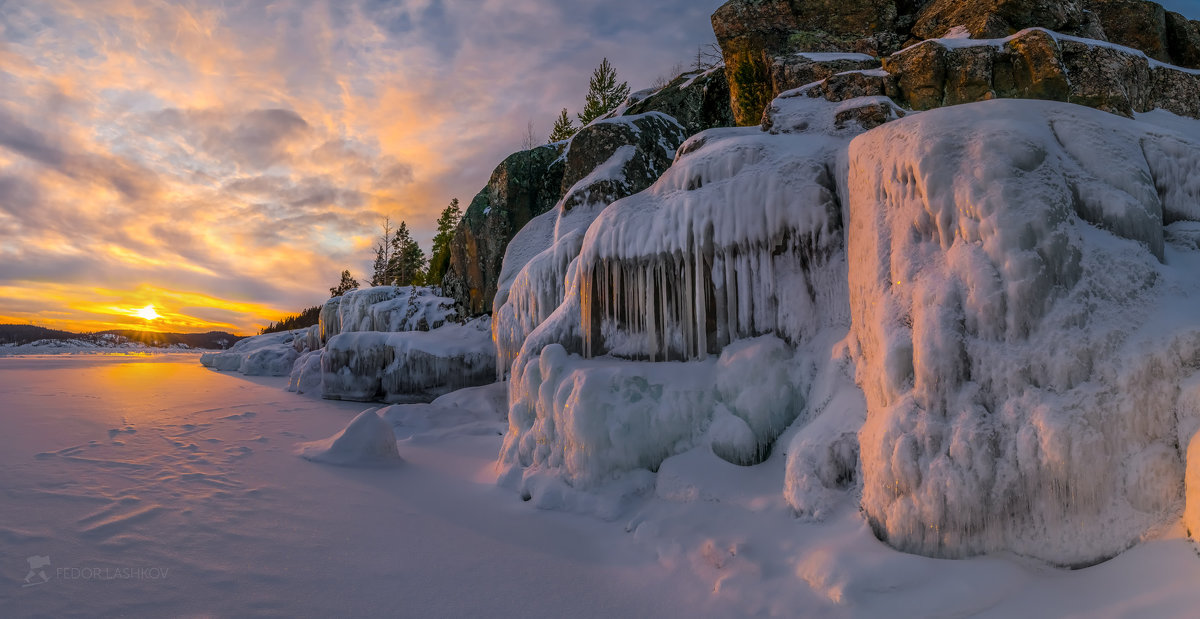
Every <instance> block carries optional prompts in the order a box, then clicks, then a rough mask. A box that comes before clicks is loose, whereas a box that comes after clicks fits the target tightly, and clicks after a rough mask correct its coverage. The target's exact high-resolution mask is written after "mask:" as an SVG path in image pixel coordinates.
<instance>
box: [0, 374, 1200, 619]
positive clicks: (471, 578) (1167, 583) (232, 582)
mask: <svg viewBox="0 0 1200 619" xmlns="http://www.w3.org/2000/svg"><path fill="white" fill-rule="evenodd" d="M835 356H836V355H835ZM177 359H178V357H177V356H172V355H166V356H157V355H156V356H152V357H138V358H135V359H129V358H120V357H100V356H87V357H70V356H56V357H43V358H5V359H0V394H2V396H3V401H4V407H5V408H4V415H3V416H2V419H3V424H4V425H3V428H4V431H3V432H0V467H3V468H4V470H5V471H6V472H7V473H8V474H6V475H4V476H2V477H0V493H3V495H4V497H5V500H4V502H3V503H2V504H0V513H2V514H3V518H2V519H0V539H2V540H3V541H2V542H0V544H3V547H4V551H5V552H4V556H5V559H4V568H3V569H2V570H0V607H2V608H3V609H4V611H3V614H4V615H5V616H12V617H23V616H54V617H96V616H127V617H161V616H246V615H257V616H262V615H269V616H286V617H304V616H340V617H345V616H355V617H361V616H380V615H402V616H422V617H432V616H458V617H465V616H520V617H566V616H569V617H583V618H586V617H667V616H689V617H735V616H805V617H895V616H903V617H963V616H979V617H1062V616H1086V617H1102V618H1103V617H1113V618H1116V617H1144V616H1154V617H1189V616H1193V615H1194V613H1195V608H1197V607H1198V606H1200V591H1198V590H1197V588H1196V586H1195V583H1196V582H1197V581H1198V580H1200V559H1198V558H1197V555H1196V552H1195V550H1194V545H1193V543H1192V542H1190V541H1188V540H1187V539H1185V538H1184V530H1183V527H1182V526H1179V525H1173V526H1169V527H1166V528H1164V529H1162V530H1159V531H1157V532H1155V533H1154V534H1152V535H1150V536H1148V538H1147V541H1145V542H1144V543H1142V544H1140V545H1139V546H1137V547H1136V548H1134V549H1132V550H1130V551H1128V552H1126V553H1124V554H1122V555H1120V556H1118V557H1117V558H1115V559H1113V560H1112V561H1109V562H1106V563H1104V564H1102V565H1098V566H1095V567H1091V568H1087V569H1081V570H1075V571H1063V570H1056V569H1052V568H1048V567H1046V566H1045V565H1044V564H1041V563H1038V562H1034V561H1030V560H1028V559H1023V558H1020V557H1017V556H1014V555H1012V554H1007V553H1001V554H998V555H995V556H989V557H976V558H972V559H964V560H944V559H931V558H926V557H920V556H915V555H910V554H905V553H901V552H897V551H895V550H893V549H891V548H889V547H887V546H886V545H884V544H882V543H880V542H879V541H877V540H876V539H875V537H874V536H873V535H872V532H871V530H870V528H869V527H867V526H866V525H865V524H864V522H863V519H862V517H861V515H860V513H859V511H858V508H857V505H856V502H855V497H854V496H853V493H852V492H841V493H835V496H838V497H840V500H839V501H838V502H835V503H831V504H830V507H829V508H828V509H827V513H826V517H825V519H824V520H823V521H821V522H813V521H811V520H810V519H796V518H795V517H794V516H793V511H792V508H791V507H789V506H788V505H787V504H786V503H785V502H784V500H783V497H782V496H781V495H780V492H779V489H780V488H781V487H782V484H783V480H784V477H785V462H786V460H787V459H788V458H789V457H790V453H784V452H785V451H787V450H786V449H779V450H776V451H775V452H773V453H772V454H771V456H770V457H769V458H768V460H767V461H766V462H764V463H763V464H761V465H758V466H755V467H742V466H735V465H733V464H730V463H728V462H725V461H723V460H721V459H719V458H717V457H716V456H715V455H713V454H712V452H711V450H708V449H693V450H690V451H686V452H684V453H681V454H679V455H676V456H673V457H670V458H667V459H666V460H664V461H663V462H662V464H661V466H660V467H659V472H658V475H657V480H655V481H653V482H652V483H651V485H650V486H649V487H647V489H646V491H645V493H644V494H642V495H638V496H634V497H632V498H630V499H628V500H627V501H626V504H625V508H624V509H623V510H621V511H620V512H619V513H618V514H617V515H616V516H614V518H613V519H612V520H611V521H602V520H598V519H594V518H590V517H585V516H577V515H571V514H564V513H561V512H556V511H545V510H539V509H536V508H535V507H534V505H533V502H532V501H530V502H522V501H521V500H520V498H519V497H518V496H516V495H514V494H512V493H510V492H507V491H503V490H501V489H497V488H496V487H495V486H494V485H493V480H494V479H495V477H496V473H495V471H494V469H493V468H492V461H493V458H494V455H495V453H496V451H497V450H498V449H499V447H500V442H501V437H499V436H497V435H495V434H492V435H490V436H489V435H487V434H482V433H478V432H477V431H476V430H477V429H478V427H479V425H480V424H486V423H493V424H494V423H495V420H496V419H497V415H498V414H502V413H501V411H502V408H501V407H502V406H503V403H502V400H503V396H502V394H503V391H502V388H503V386H502V385H491V386H488V387H481V388H477V389H470V390H464V391H459V392H455V393H453V394H449V395H447V396H445V397H444V398H441V399H439V400H438V401H437V402H436V403H435V404H425V405H405V409H406V411H407V412H406V413H405V414H404V415H403V417H404V419H403V420H402V421H404V422H410V423H411V425H404V424H403V423H402V424H401V425H396V426H394V429H395V431H396V434H397V435H398V436H402V437H404V438H402V440H400V441H399V443H398V445H397V449H398V451H399V453H401V454H402V456H403V458H404V460H405V464H404V465H403V466H398V467H390V468H384V469H379V468H374V467H367V468H346V467H335V466H323V465H318V464H313V463H309V462H305V461H304V460H301V459H300V458H297V457H296V456H295V455H293V450H294V448H295V445H296V443H297V442H304V441H311V440H313V439H315V438H319V437H324V436H329V435H330V434H333V433H334V432H336V431H337V430H338V429H340V428H342V427H344V426H345V425H346V424H347V423H348V422H350V421H351V420H352V419H353V418H354V417H356V416H358V415H360V414H361V411H362V408H363V406H362V405H361V404H353V403H346V402H334V401H328V400H316V399H312V398H307V397H303V396H298V395H295V394H289V393H286V392H284V391H282V387H283V385H284V380H283V379H281V378H268V377H256V378H248V377H244V376H239V375H232V374H227V373H219V372H210V371H206V370H205V369H204V368H201V367H200V366H198V365H197V364H196V363H195V361H194V355H191V356H189V360H188V361H187V362H178V361H177ZM839 380H840V379H839ZM836 382H837V381H836V380H830V383H829V384H830V385H834V384H835V383H836ZM821 389H823V387H819V386H814V388H813V392H814V393H816V392H818V391H820V390H821ZM860 397H861V395H860ZM834 401H835V402H836V401H837V400H836V399H835V400H834ZM837 408H838V407H837V405H835V404H832V403H831V404H830V405H829V406H827V407H826V408H825V409H824V410H825V411H826V414H825V415H822V417H821V419H823V418H826V416H827V415H830V414H833V413H835V410H836V409H837ZM384 410H385V411H386V410H387V409H384ZM421 410H425V411H428V412H429V414H428V415H427V417H426V421H428V422H430V423H429V427H427V428H425V429H421V428H418V427H417V426H418V425H420V423H422V422H421V421H420V419H421ZM445 410H457V411H458V413H457V414H459V415H461V418H460V420H461V421H462V422H463V425H461V426H459V427H460V428H462V429H463V430H464V431H463V432H455V431H454V426H453V425H452V424H446V425H441V426H440V427H436V428H435V427H432V424H433V423H436V422H433V420H434V419H437V418H438V417H440V415H441V412H444V411H445ZM439 411H441V412H439ZM471 411H475V412H477V413H478V415H477V416H475V417H472V416H471V415H470V414H469V413H470V412H471ZM383 417H385V418H386V414H385V415H383ZM392 417H393V418H394V419H395V418H397V417H398V416H397V415H393V416H392ZM813 423H816V422H815V421H814V422H813ZM812 425H813V424H809V425H808V426H806V428H809V427H811V426H812ZM797 436H798V435H797ZM784 442H785V444H786V443H787V442H789V441H784ZM790 442H791V443H792V444H795V442H796V441H795V440H792V441H790ZM34 556H46V557H48V558H49V560H50V562H51V566H50V568H51V569H49V570H47V576H48V578H49V580H48V581H47V582H45V583H44V584H42V585H36V586H30V587H24V586H23V585H25V584H27V581H26V580H25V578H26V575H27V574H28V572H29V570H28V567H29V566H28V563H27V560H26V558H27V557H34ZM60 568H61V570H62V571H59V570H60ZM84 568H88V569H90V570H93V571H92V572H90V576H91V577H89V578H84V577H83V576H82V573H83V572H82V570H83V569H84ZM133 568H137V569H141V570H144V572H143V574H146V577H142V578H122V577H115V575H117V574H120V573H121V572H118V570H129V569H133ZM152 569H157V570H158V571H157V572H154V573H153V574H154V575H156V576H158V577H157V578H152V577H150V572H148V570H152ZM124 573H126V574H128V573H129V572H124ZM34 579H35V580H33V582H37V581H40V580H41V579H40V578H39V577H37V576H36V575H35V576H34Z"/></svg>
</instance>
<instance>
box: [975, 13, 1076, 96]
mask: <svg viewBox="0 0 1200 619" xmlns="http://www.w3.org/2000/svg"><path fill="white" fill-rule="evenodd" d="M993 71H994V76H995V78H994V79H993V81H992V84H993V89H994V90H995V91H996V94H997V96H999V97H1003V98H1014V99H1047V100H1051V101H1066V100H1067V98H1068V96H1069V95H1070V89H1071V84H1070V81H1069V80H1068V79H1067V75H1066V71H1065V69H1064V68H1063V66H1062V63H1061V62H1059V59H1058V42H1057V41H1055V40H1054V37H1053V36H1051V35H1050V34H1049V33H1047V32H1044V31H1041V30H1031V31H1029V32H1026V33H1025V34H1023V35H1021V36H1019V37H1016V38H1015V39H1013V40H1011V41H1009V42H1008V43H1007V44H1006V45H1005V46H1004V49H1003V50H1002V51H1001V53H1000V54H999V55H998V58H997V60H996V64H995V67H994V69H993Z"/></svg>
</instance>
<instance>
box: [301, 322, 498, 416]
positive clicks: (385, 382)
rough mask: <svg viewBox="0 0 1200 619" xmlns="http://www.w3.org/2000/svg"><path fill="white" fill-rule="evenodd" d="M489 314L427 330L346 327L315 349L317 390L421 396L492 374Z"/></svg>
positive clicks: (341, 396)
mask: <svg viewBox="0 0 1200 619" xmlns="http://www.w3.org/2000/svg"><path fill="white" fill-rule="evenodd" d="M490 330H491V320H490V319H489V318H487V317H484V318H481V319H476V320H474V321H471V322H469V323H467V324H465V325H457V324H451V325H445V326H442V327H441V328H438V329H435V330H433V331H405V332H400V333H384V332H376V331H359V332H347V333H340V334H338V335H335V336H334V337H333V338H331V339H330V340H329V341H328V342H326V344H325V349H324V352H323V353H322V355H321V376H322V379H321V380H322V388H323V391H322V393H323V395H324V397H326V398H331V399H338V400H357V401H374V400H383V401H386V402H422V401H425V402H427V401H429V400H432V399H434V398H435V397H437V396H440V395H442V394H445V393H448V392H450V391H454V390H456V389H461V388H463V387H471V386H476V385H483V384H487V383H490V382H493V381H494V380H495V379H496V356H495V348H494V346H493V344H492V339H491V333H490Z"/></svg>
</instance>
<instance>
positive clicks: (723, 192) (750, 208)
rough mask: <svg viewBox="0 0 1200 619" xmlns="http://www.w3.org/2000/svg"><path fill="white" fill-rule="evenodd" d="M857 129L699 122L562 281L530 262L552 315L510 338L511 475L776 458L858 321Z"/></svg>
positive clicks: (569, 493) (541, 492)
mask: <svg viewBox="0 0 1200 619" xmlns="http://www.w3.org/2000/svg"><path fill="white" fill-rule="evenodd" d="M806 105H807V107H805V108H804V109H803V110H801V112H802V113H813V114H817V113H818V112H821V111H822V110H823V111H824V112H830V110H831V107H830V106H829V105H828V104H825V103H823V102H821V103H813V104H811V105H808V104H806ZM822 106H823V107H822ZM818 108H820V109H818ZM789 109H790V108H789ZM793 124H794V123H793ZM833 124H834V123H833V122H832V121H831V122H829V123H826V125H828V127H829V128H830V131H842V130H841V129H836V130H835V129H833ZM826 125H822V126H826ZM854 134H856V132H854V131H850V130H846V131H844V132H842V133H839V134H838V135H829V134H827V133H812V134H806V135H769V134H766V133H764V132H762V131H759V130H757V129H722V130H711V131H706V132H703V133H701V134H698V135H697V136H694V137H693V138H692V139H690V140H689V141H688V142H686V143H685V144H684V145H683V146H681V147H680V149H679V155H678V156H677V158H676V160H675V163H674V164H673V165H672V166H671V168H670V169H669V170H667V172H666V173H664V174H663V176H662V177H661V178H659V180H658V181H657V182H655V184H654V185H652V186H651V187H650V188H649V189H648V190H646V191H643V192H641V193H638V194H635V195H633V196H629V197H627V198H624V199H622V200H619V201H617V202H614V203H613V204H611V205H610V206H609V207H608V208H607V209H605V210H604V211H603V212H601V213H600V215H599V216H598V217H597V218H596V220H595V222H593V223H592V224H591V226H590V227H589V228H588V229H587V233H586V235H585V236H584V239H583V246H582V248H581V249H580V251H579V256H578V257H577V258H575V259H574V260H573V261H570V262H568V263H566V264H567V267H566V270H565V273H566V277H565V279H562V280H561V281H562V287H561V288H560V287H559V283H558V280H550V279H544V280H534V279H532V278H528V274H526V277H527V278H528V279H526V280H525V282H524V283H523V284H522V286H521V287H522V288H524V289H525V290H524V291H522V292H520V293H519V292H518V286H514V287H513V290H512V292H510V293H509V298H510V304H511V306H512V307H514V308H516V307H520V308H522V311H523V312H525V313H527V314H528V315H529V316H530V317H531V319H530V323H531V324H533V323H540V324H537V326H536V328H534V329H533V330H532V331H531V332H529V334H528V336H526V337H524V338H523V340H522V339H518V338H514V339H513V342H512V343H510V344H509V345H510V346H511V345H512V344H515V343H516V342H517V341H520V353H519V354H518V355H516V356H515V359H514V361H513V363H512V374H511V376H512V377H511V381H510V386H509V402H510V410H509V431H508V433H507V434H506V436H505V443H504V447H503V448H502V451H501V455H500V467H501V469H502V470H503V471H504V473H503V475H502V483H504V484H506V485H510V486H513V487H516V488H519V489H520V491H521V492H523V493H524V494H526V495H528V496H530V497H531V498H532V500H534V501H535V502H538V503H539V504H540V505H544V506H557V505H560V504H562V503H563V502H566V503H571V502H572V501H573V499H568V498H565V497H574V496H577V494H578V491H580V490H584V491H589V489H592V488H594V487H595V486H597V485H601V484H608V483H613V480H626V481H628V480H631V479H639V478H638V477H637V471H638V469H646V468H648V469H650V470H654V469H655V468H656V467H657V466H658V464H660V463H661V462H662V461H663V459H664V458H666V457H669V456H671V455H673V454H678V453H681V452H683V451H686V450H689V449H693V448H697V447H703V448H711V449H712V451H713V453H715V454H717V455H718V456H719V457H721V458H723V459H726V460H728V461H730V462H734V463H737V464H755V463H758V462H761V461H762V460H763V459H764V458H766V457H767V455H768V454H770V453H771V450H772V448H773V447H774V444H775V442H776V440H777V439H778V437H779V436H780V434H781V433H782V432H783V431H784V430H785V429H786V428H787V427H789V425H790V424H792V423H793V422H794V421H795V420H796V419H797V418H798V417H799V416H801V415H803V414H804V411H805V410H806V407H807V403H806V395H807V391H808V386H809V384H810V381H811V380H812V377H813V375H814V370H813V364H812V362H811V359H814V358H815V359H820V358H821V357H822V355H825V356H827V355H828V346H831V345H832V343H833V342H836V341H838V340H840V339H842V338H843V337H844V336H845V334H846V332H847V329H848V326H849V303H848V300H847V295H846V286H845V281H846V280H845V278H846V259H845V253H844V249H843V247H844V239H843V234H844V233H843V229H842V220H843V215H842V209H841V203H840V201H839V197H838V196H839V193H840V192H839V191H838V189H837V182H836V181H835V180H834V179H835V177H836V176H838V175H841V174H844V171H838V170H839V168H838V166H839V165H840V162H841V160H840V159H839V155H838V153H839V152H841V149H843V148H844V147H845V144H846V142H847V141H848V140H849V138H850V137H852V136H853V135H854ZM533 264H534V262H531V263H530V266H532V265H533ZM558 269H561V263H554V268H553V269H546V271H547V272H556V274H559V273H562V271H559V270H558ZM559 277H561V275H559ZM560 290H565V295H564V296H563V298H562V302H561V303H560V304H558V305H557V307H556V308H554V309H553V311H550V312H549V313H548V314H547V313H546V312H547V311H548V308H547V306H546V304H545V303H544V301H545V300H549V301H554V300H555V297H556V296H557V295H558V294H559V291H560ZM529 291H535V292H537V293H538V294H536V295H534V294H531V295H530V298H529V299H528V300H518V301H516V302H515V303H514V302H513V299H516V298H517V295H518V294H529ZM535 310H536V311H535ZM830 334H832V335H830ZM814 346H815V348H814ZM822 346H824V347H826V349H825V350H824V351H822V350H821V347H822ZM801 351H802V352H801ZM839 427H841V426H839ZM851 434H852V433H851ZM843 442H845V443H846V449H844V450H843V452H844V453H843V455H845V454H850V455H849V456H846V457H848V458H851V459H853V458H854V454H855V453H856V452H855V447H856V445H857V443H856V441H854V440H849V441H843ZM844 459H845V458H843V460H844ZM838 465H840V466H843V467H844V466H846V465H845V463H844V462H841V461H840V460H839V461H838ZM814 466H815V465H814ZM849 466H850V467H851V468H852V469H855V465H853V464H851V465H849ZM855 470H856V469H855ZM834 477H835V478H837V477H838V476H837V475H834ZM621 483H625V482H624V481H622V482H621ZM585 502H586V501H585Z"/></svg>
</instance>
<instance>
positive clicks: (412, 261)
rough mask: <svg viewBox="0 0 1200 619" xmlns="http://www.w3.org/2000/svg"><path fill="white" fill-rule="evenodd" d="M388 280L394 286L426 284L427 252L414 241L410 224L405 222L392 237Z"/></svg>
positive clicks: (401, 223)
mask: <svg viewBox="0 0 1200 619" xmlns="http://www.w3.org/2000/svg"><path fill="white" fill-rule="evenodd" d="M388 280H389V283H391V284H392V285H393V286H421V285H423V284H424V283H425V252H423V251H421V246H420V245H417V242H416V241H414V240H413V238H412V233H410V232H409V231H408V224H407V223H405V222H403V221H402V222H400V227H398V228H396V234H395V235H393V236H392V260H391V262H390V263H389V264H388Z"/></svg>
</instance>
